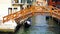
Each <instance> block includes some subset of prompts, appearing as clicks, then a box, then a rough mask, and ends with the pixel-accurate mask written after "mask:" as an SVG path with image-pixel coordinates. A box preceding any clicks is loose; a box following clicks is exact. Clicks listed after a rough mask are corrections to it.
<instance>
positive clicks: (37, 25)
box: [17, 15, 60, 34]
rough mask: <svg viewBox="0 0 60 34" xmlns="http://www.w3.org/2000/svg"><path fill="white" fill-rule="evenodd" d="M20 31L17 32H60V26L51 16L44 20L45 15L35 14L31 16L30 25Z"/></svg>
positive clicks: (57, 33)
mask: <svg viewBox="0 0 60 34" xmlns="http://www.w3.org/2000/svg"><path fill="white" fill-rule="evenodd" d="M21 31H22V30H21V29H20V30H19V31H18V33H17V34H60V27H59V26H58V25H57V24H55V22H54V21H53V20H52V19H51V18H50V19H48V20H47V21H46V16H44V15H37V16H33V17H32V26H31V27H30V28H28V29H24V28H23V32H21ZM20 32H21V33H20Z"/></svg>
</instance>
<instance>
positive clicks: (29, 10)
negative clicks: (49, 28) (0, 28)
mask: <svg viewBox="0 0 60 34" xmlns="http://www.w3.org/2000/svg"><path fill="white" fill-rule="evenodd" d="M37 12H38V13H42V14H43V13H45V12H48V13H50V15H51V16H52V17H54V16H57V17H59V18H60V13H59V12H60V11H59V10H58V9H57V8H55V7H53V6H48V7H44V6H31V7H30V8H26V9H23V10H20V11H18V12H16V13H13V14H9V15H7V16H4V17H3V23H4V22H7V21H9V20H14V19H17V18H19V17H22V19H24V18H26V17H27V15H29V14H31V15H34V14H35V13H37ZM56 13H57V14H56ZM58 14H59V15H58ZM53 15H54V16H53Z"/></svg>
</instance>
